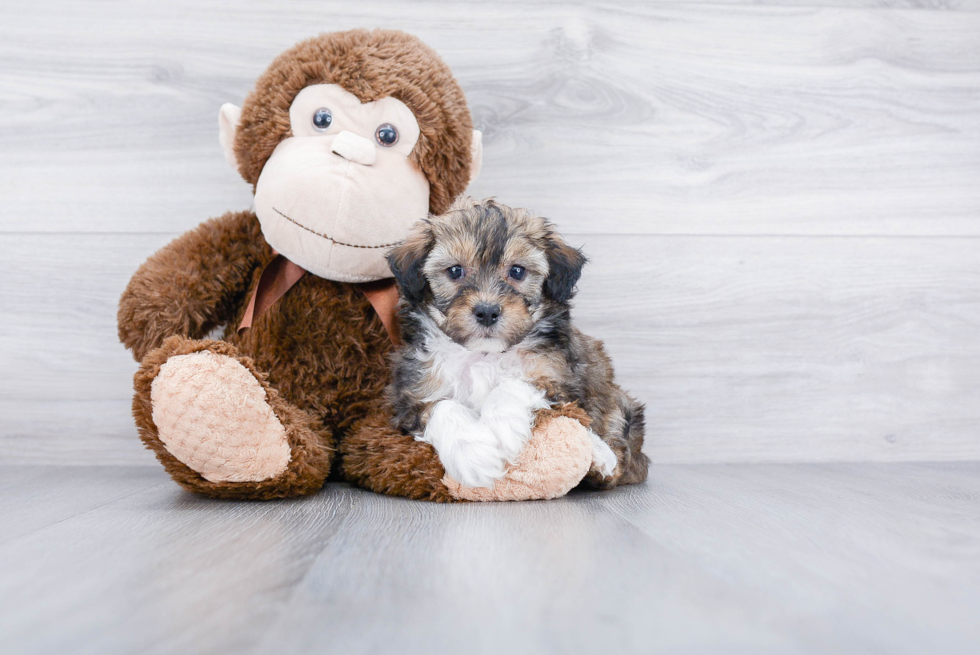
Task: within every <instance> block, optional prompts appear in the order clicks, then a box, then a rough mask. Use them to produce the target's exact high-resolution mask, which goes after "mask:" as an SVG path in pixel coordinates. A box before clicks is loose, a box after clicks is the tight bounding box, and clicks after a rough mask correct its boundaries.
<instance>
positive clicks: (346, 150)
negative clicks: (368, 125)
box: [330, 130, 378, 166]
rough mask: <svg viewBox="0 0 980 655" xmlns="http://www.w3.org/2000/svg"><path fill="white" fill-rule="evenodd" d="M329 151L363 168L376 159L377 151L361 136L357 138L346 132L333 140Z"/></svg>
mask: <svg viewBox="0 0 980 655" xmlns="http://www.w3.org/2000/svg"><path fill="white" fill-rule="evenodd" d="M330 150H331V151H332V152H333V153H334V154H336V155H340V156H341V157H343V158H344V159H346V160H347V161H352V162H354V163H355V164H364V165H365V166H370V165H371V164H373V163H374V162H375V160H376V159H377V158H378V151H377V150H375V148H374V144H373V143H371V142H370V141H369V140H367V139H365V138H364V137H363V136H357V135H356V134H354V133H353V132H348V131H346V130H344V131H343V132H341V133H340V134H338V135H337V136H335V137H334V138H333V143H332V144H331V146H330Z"/></svg>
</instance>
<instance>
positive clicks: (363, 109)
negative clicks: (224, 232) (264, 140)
mask: <svg viewBox="0 0 980 655" xmlns="http://www.w3.org/2000/svg"><path fill="white" fill-rule="evenodd" d="M289 124H290V131H291V132H292V136H290V137H288V138H286V139H283V140H282V142H280V143H279V145H278V146H276V149H275V150H274V151H273V152H272V156H271V157H269V160H268V161H267V162H266V164H265V167H264V168H263V169H262V174H261V175H260V176H259V180H258V183H257V184H256V186H255V213H256V215H257V216H258V217H259V222H260V223H261V224H262V232H263V234H264V235H265V238H266V241H268V242H269V245H271V246H272V247H273V248H275V249H276V250H278V251H279V252H280V253H282V254H283V255H285V256H286V257H287V258H288V259H290V260H292V261H294V262H295V263H297V264H299V265H300V266H302V267H303V268H305V269H306V270H308V271H311V272H312V273H315V274H316V275H319V276H320V277H326V278H329V279H332V280H339V281H342V282H365V281H368V280H377V279H379V278H383V277H386V276H388V275H390V273H388V265H387V263H386V262H385V259H384V254H385V251H386V250H387V249H388V248H391V246H392V245H394V243H396V242H398V241H401V240H402V238H404V236H405V233H406V232H407V231H408V228H409V226H410V225H411V224H412V223H413V222H415V221H416V220H418V219H419V218H423V217H425V216H426V215H427V214H428V211H429V182H428V180H426V179H425V176H424V175H422V171H420V170H419V169H418V168H417V167H416V166H415V165H414V164H413V163H412V162H411V161H410V160H409V155H411V154H412V149H413V148H414V147H415V143H416V141H418V138H419V126H418V122H417V121H416V120H415V115H414V114H412V110H410V109H409V108H408V107H406V106H405V104H404V103H402V102H400V101H399V100H396V99H395V98H382V99H380V100H376V101H374V102H367V103H363V104H362V103H361V101H360V100H358V99H357V97H356V96H354V95H353V94H351V93H349V92H347V91H345V90H344V89H343V88H342V87H340V86H338V85H336V84H316V85H313V86H308V87H306V88H305V89H303V90H302V91H300V93H299V95H297V96H296V99H295V100H294V101H293V104H292V105H291V106H290V108H289Z"/></svg>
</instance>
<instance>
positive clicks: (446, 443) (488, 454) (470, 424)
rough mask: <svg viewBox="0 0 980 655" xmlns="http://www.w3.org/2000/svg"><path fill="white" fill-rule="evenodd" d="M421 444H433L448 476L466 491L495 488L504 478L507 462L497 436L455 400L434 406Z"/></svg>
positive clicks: (443, 401)
mask: <svg viewBox="0 0 980 655" xmlns="http://www.w3.org/2000/svg"><path fill="white" fill-rule="evenodd" d="M420 441H425V442H427V443H430V444H432V447H433V448H435V450H436V453H437V454H438V455H439V460H440V461H441V462H442V465H443V466H444V467H445V469H446V474H447V475H448V476H449V477H451V478H453V479H454V480H456V481H457V482H458V483H459V484H461V485H463V486H465V487H491V486H493V483H494V481H495V480H499V479H500V478H502V477H503V476H504V471H505V466H506V458H505V456H504V454H503V453H502V452H501V450H500V448H499V447H498V442H497V437H496V435H495V434H494V433H493V432H492V431H491V430H490V428H489V427H487V426H486V425H483V424H481V423H480V422H479V420H478V418H477V416H476V413H475V412H473V411H472V410H470V409H468V408H467V407H465V406H464V405H462V404H460V403H458V402H456V401H454V400H442V401H440V402H438V403H436V404H435V405H434V406H433V408H432V415H431V416H430V417H429V421H428V423H427V424H426V426H425V432H424V433H423V435H422V437H421V438H420Z"/></svg>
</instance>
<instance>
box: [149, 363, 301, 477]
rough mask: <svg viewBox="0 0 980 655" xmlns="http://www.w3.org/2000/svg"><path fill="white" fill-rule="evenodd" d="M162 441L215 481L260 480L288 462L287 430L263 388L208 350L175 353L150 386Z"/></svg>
mask: <svg viewBox="0 0 980 655" xmlns="http://www.w3.org/2000/svg"><path fill="white" fill-rule="evenodd" d="M150 399H151V400H152V402H153V423H154V424H156V426H157V430H158V432H159V435H160V441H162V442H163V443H164V445H165V446H166V447H167V450H169V451H170V453H171V454H172V455H173V456H174V457H176V458H177V459H179V460H180V461H181V462H183V463H184V464H186V465H187V466H189V467H190V468H192V469H194V470H195V471H197V472H198V473H200V474H201V476H202V477H204V479H206V480H209V481H211V482H259V481H261V480H268V479H270V478H274V477H276V476H278V475H279V474H280V473H282V472H283V471H285V470H286V466H287V465H288V464H289V456H290V450H289V443H288V441H287V440H286V430H285V428H284V427H283V425H282V423H281V422H280V421H279V418H278V417H277V416H276V415H275V413H274V412H273V411H272V408H271V407H270V406H269V403H268V402H267V401H266V394H265V389H263V388H262V385H260V384H259V381H258V380H256V379H255V376H253V375H252V373H251V372H250V371H249V370H248V369H247V368H245V367H244V366H242V365H241V364H240V363H239V362H238V361H237V360H235V359H234V358H232V357H227V356H225V355H218V354H216V353H213V352H210V351H207V350H205V351H201V352H196V353H191V354H190V355H178V356H175V357H171V358H170V359H168V360H167V361H166V363H165V364H163V366H161V367H160V373H159V374H158V375H157V376H156V378H154V380H153V385H152V387H151V390H150Z"/></svg>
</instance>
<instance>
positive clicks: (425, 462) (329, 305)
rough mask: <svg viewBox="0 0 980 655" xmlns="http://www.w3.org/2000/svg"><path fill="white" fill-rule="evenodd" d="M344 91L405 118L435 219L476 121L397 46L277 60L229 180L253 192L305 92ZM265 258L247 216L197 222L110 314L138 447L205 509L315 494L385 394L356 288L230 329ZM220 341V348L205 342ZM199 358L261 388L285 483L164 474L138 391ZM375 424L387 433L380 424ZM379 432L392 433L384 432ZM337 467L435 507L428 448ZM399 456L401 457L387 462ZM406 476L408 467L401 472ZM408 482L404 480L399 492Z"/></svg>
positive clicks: (336, 41) (399, 41)
mask: <svg viewBox="0 0 980 655" xmlns="http://www.w3.org/2000/svg"><path fill="white" fill-rule="evenodd" d="M324 83H326V84H333V83H335V84H340V85H341V86H343V87H344V88H345V89H347V90H348V91H350V92H351V93H353V94H354V95H356V96H357V97H358V98H360V99H361V100H362V101H365V102H366V101H371V100H375V99H378V98H381V97H384V96H392V97H394V98H397V99H398V100H401V101H402V102H404V103H405V104H406V105H407V106H408V107H409V108H410V109H411V110H412V111H413V112H414V114H415V116H416V118H417V119H418V123H419V127H420V129H421V136H420V138H419V141H418V143H417V144H416V146H415V148H414V150H413V152H412V154H411V158H412V160H413V161H414V162H415V163H416V164H417V165H418V166H419V168H420V169H421V171H422V172H423V173H424V174H425V176H426V178H427V179H428V181H429V184H430V188H431V191H430V201H429V205H430V209H431V210H432V211H435V212H441V211H444V210H445V209H446V208H447V207H448V206H449V203H450V201H451V199H452V198H453V197H454V196H456V195H457V194H459V193H461V192H462V191H463V190H464V188H465V187H466V184H467V183H468V181H469V176H470V164H471V153H470V149H471V143H472V121H471V119H470V115H469V110H468V109H467V107H466V100H465V97H464V96H463V92H462V90H461V89H460V88H459V85H458V84H457V83H456V80H455V79H453V77H452V74H451V72H450V71H449V69H448V67H447V66H446V65H445V64H444V63H443V62H442V60H441V59H439V57H438V56H437V55H436V54H435V53H434V52H433V51H432V50H431V49H429V48H428V47H426V46H425V45H423V44H422V43H421V42H420V41H419V40H418V39H416V38H415V37H413V36H409V35H407V34H404V33H401V32H397V31H390V30H375V31H373V32H368V31H364V30H354V31H350V32H338V33H333V34H323V35H320V36H318V37H315V38H312V39H309V40H307V41H304V42H302V43H300V44H298V45H297V46H295V47H294V48H292V49H290V50H288V51H286V52H284V53H283V54H282V55H280V56H279V57H278V58H276V60H275V61H274V62H273V63H272V65H271V66H270V67H269V69H268V70H267V71H266V72H265V73H264V74H263V75H262V76H261V77H260V78H259V80H258V81H257V83H256V86H255V90H254V91H253V92H252V93H251V94H250V95H249V96H248V98H247V99H246V101H245V104H244V107H243V109H242V116H241V122H240V124H239V128H238V131H237V133H236V138H235V144H234V147H235V152H236V156H237V159H238V162H239V170H240V172H241V174H242V175H243V177H244V178H245V179H246V180H247V181H248V182H249V183H251V184H252V185H253V186H254V185H255V183H256V182H257V180H258V178H259V174H260V173H261V171H262V167H263V166H264V165H265V162H266V161H267V160H268V158H269V156H270V155H271V154H272V151H273V150H274V149H275V147H276V146H277V145H278V144H279V142H280V141H281V140H282V139H284V138H286V137H288V136H290V128H289V106H290V104H291V103H292V101H293V99H294V98H295V96H296V94H297V93H299V92H300V91H301V90H302V89H303V88H304V87H306V86H309V85H312V84H324ZM273 257H274V253H273V251H272V249H271V248H270V247H269V245H268V243H267V242H266V240H265V238H264V237H263V235H262V231H261V228H260V226H259V222H258V219H257V218H256V217H255V215H254V214H253V213H252V212H237V213H228V214H225V215H224V216H221V217H220V218H216V219H212V220H209V221H207V222H205V223H203V224H202V225H200V226H199V227H198V228H196V229H194V230H192V231H190V232H188V233H187V234H184V235H183V236H181V237H179V238H178V239H176V240H174V241H173V242H172V243H170V244H169V245H167V246H166V247H164V248H163V249H161V250H160V251H159V252H157V253H156V254H154V255H153V256H152V257H150V259H149V260H148V261H147V262H146V263H145V264H143V265H142V266H141V267H140V268H139V270H138V271H137V272H136V274H135V275H134V276H133V278H132V280H131V281H130V283H129V285H128V287H127V288H126V290H125V292H124V293H123V296H122V298H121V300H120V305H119V314H118V325H119V337H120V340H121V341H122V342H123V343H124V344H125V345H126V346H127V347H128V348H130V349H131V350H132V352H133V355H134V357H135V358H136V359H137V360H138V361H141V367H140V370H139V372H138V373H137V374H136V377H135V389H136V395H135V397H134V400H133V413H134V416H135V418H136V423H137V426H138V428H139V432H140V436H141V438H142V439H143V441H144V443H145V444H146V445H147V447H148V448H150V449H152V450H153V451H154V452H155V453H156V455H157V457H158V458H159V459H160V461H161V462H162V463H163V465H164V467H165V468H166V469H167V471H168V472H169V473H170V474H171V475H172V476H173V477H174V479H175V480H176V481H177V482H179V483H180V484H181V485H182V486H183V487H185V488H187V489H189V490H192V491H196V492H200V493H204V494H207V495H210V496H215V497H225V498H257V499H261V498H276V497H283V496H292V495H298V494H307V493H313V492H315V491H317V490H318V489H319V488H320V486H321V485H322V484H323V481H324V479H325V478H326V477H327V475H328V474H329V472H330V470H331V465H333V466H334V470H340V468H341V466H340V463H339V462H337V461H335V460H336V458H334V449H335V448H336V444H337V441H338V440H340V441H341V442H343V439H344V437H345V435H347V434H348V433H349V432H350V429H351V427H352V426H353V424H354V423H355V422H357V421H359V420H361V419H363V418H365V417H366V416H367V415H368V413H369V410H370V408H371V407H372V404H374V403H376V402H377V401H378V399H379V398H381V396H382V391H383V389H384V387H385V385H386V383H387V381H388V377H389V370H388V362H387V356H388V354H389V352H390V350H391V343H390V341H389V338H388V335H387V333H386V332H385V329H384V326H383V324H382V322H381V320H380V319H379V318H378V316H377V315H376V314H375V312H374V310H373V309H372V308H371V305H370V303H369V302H368V300H367V299H366V298H365V296H364V295H363V294H362V293H361V291H359V290H358V288H357V286H356V285H351V284H345V283H340V282H332V281H329V280H325V279H322V278H318V277H316V276H314V275H306V276H304V277H303V278H302V279H301V280H300V281H299V282H298V283H297V284H296V285H295V286H294V287H293V288H291V289H290V290H289V292H288V293H287V294H286V295H285V296H283V297H282V298H281V299H280V300H279V301H277V302H276V304H275V305H274V306H273V307H272V308H271V309H270V310H269V311H267V312H265V313H264V314H262V315H261V316H259V317H258V318H257V319H256V320H255V322H254V323H253V326H252V327H251V328H250V329H249V330H248V331H246V332H245V333H244V334H242V335H239V334H238V332H237V330H236V329H235V328H236V327H237V325H238V324H239V322H240V320H241V318H242V316H243V314H244V311H245V308H246V306H247V303H248V300H249V298H250V297H251V294H252V292H253V291H254V289H255V287H256V285H257V284H258V280H259V277H260V275H261V272H262V269H263V267H264V266H265V265H266V264H267V263H268V262H269V261H270V260H271V259H272V258H273ZM220 325H226V326H227V328H226V330H225V334H224V341H211V340H206V339H204V338H205V337H206V336H207V335H208V334H209V333H210V332H211V331H212V330H213V329H214V328H216V327H218V326H220ZM200 350H210V351H212V352H215V353H218V354H222V355H227V356H229V357H234V358H236V359H237V360H238V361H239V362H241V363H242V365H243V366H245V368H246V369H248V370H249V371H250V372H251V373H252V374H253V375H254V376H255V377H256V378H257V379H258V381H259V383H260V385H261V386H262V388H263V389H264V390H265V392H266V396H267V400H268V402H269V404H270V405H271V407H272V410H273V411H274V413H275V414H276V416H277V417H278V419H279V420H280V422H281V423H282V424H283V426H284V427H285V428H286V434H287V440H288V442H289V444H290V446H291V447H292V450H293V456H292V459H291V462H290V464H289V466H288V467H287V470H286V471H285V472H284V473H283V474H282V475H281V476H279V477H277V478H275V479H273V480H265V481H262V482H221V483H213V482H209V481H207V480H205V479H204V478H203V477H201V476H200V475H199V474H198V473H196V472H195V471H193V470H191V469H190V468H188V467H187V466H185V465H184V464H183V463H181V462H180V461H178V460H177V459H176V458H174V457H173V456H172V455H171V454H170V453H169V452H168V451H167V449H166V447H165V446H164V445H163V443H162V442H161V441H160V439H159V436H158V434H157V429H156V426H155V425H154V424H153V420H152V403H151V399H150V391H151V386H152V382H153V379H154V378H155V377H156V375H157V373H158V372H159V370H160V366H161V365H162V364H163V363H164V362H166V361H167V359H168V358H169V357H172V356H175V355H181V354H187V353H191V352H197V351H200ZM382 420H384V419H382ZM389 432H390V430H389ZM363 436H364V438H362V439H360V441H357V442H353V443H352V444H351V446H350V447H349V448H347V449H346V452H348V453H349V454H348V455H347V457H346V458H345V459H346V461H345V462H344V464H345V467H344V468H345V469H346V470H349V471H350V472H351V473H350V476H351V479H352V480H353V481H356V482H358V483H359V484H363V485H364V486H366V487H368V488H372V489H377V490H383V491H386V492H387V493H401V494H403V495H408V496H410V497H413V498H422V497H429V498H431V499H434V500H446V499H447V498H446V497H445V496H446V493H445V490H444V488H443V490H442V491H439V490H437V489H435V487H434V485H436V484H438V480H440V479H441V478H442V475H443V473H442V468H441V465H440V464H439V462H438V458H437V457H436V456H435V453H434V452H432V450H431V448H430V447H429V446H428V445H426V444H423V443H420V442H415V441H413V440H409V441H408V442H407V443H402V442H401V441H399V439H400V438H401V435H399V434H387V435H385V434H382V433H380V432H379V433H376V434H374V435H373V438H374V439H386V440H387V439H390V440H391V446H389V444H387V443H386V444H385V445H384V447H382V446H381V445H380V444H378V443H375V444H373V445H372V444H366V443H365V438H369V437H371V435H370V434H369V433H365V435H363ZM396 445H397V447H396ZM406 462H407V464H406ZM405 466H408V469H407V470H408V471H409V473H408V477H409V479H407V480H402V479H401V478H399V476H403V475H404V473H403V471H405V470H406V469H405Z"/></svg>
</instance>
